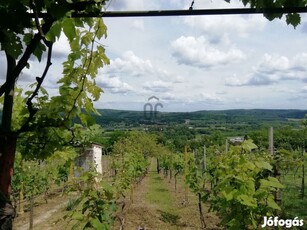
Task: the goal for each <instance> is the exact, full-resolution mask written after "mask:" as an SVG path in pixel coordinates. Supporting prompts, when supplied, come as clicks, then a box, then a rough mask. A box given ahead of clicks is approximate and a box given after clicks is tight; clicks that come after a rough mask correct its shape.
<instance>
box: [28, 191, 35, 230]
mask: <svg viewBox="0 0 307 230" xmlns="http://www.w3.org/2000/svg"><path fill="white" fill-rule="evenodd" d="M33 208H34V198H33V195H31V197H30V215H29V219H30V220H29V221H30V222H29V230H32V229H33Z"/></svg>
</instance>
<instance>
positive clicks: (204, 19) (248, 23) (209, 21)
mask: <svg viewBox="0 0 307 230" xmlns="http://www.w3.org/2000/svg"><path fill="white" fill-rule="evenodd" d="M184 23H185V24H186V25H188V26H189V27H191V28H194V29H197V30H200V31H202V32H203V33H207V34H210V35H211V36H212V35H213V36H221V35H223V34H224V33H231V34H236V35H240V36H247V35H248V34H249V33H255V32H257V31H262V30H263V29H264V27H265V25H266V23H267V21H266V20H265V19H264V18H263V16H260V15H252V16H245V17H243V16H239V15H232V16H210V17H208V16H194V17H186V18H184Z"/></svg>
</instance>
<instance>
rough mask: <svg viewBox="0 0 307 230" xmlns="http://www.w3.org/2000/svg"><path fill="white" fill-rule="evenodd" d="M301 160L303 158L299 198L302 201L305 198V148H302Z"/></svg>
mask: <svg viewBox="0 0 307 230" xmlns="http://www.w3.org/2000/svg"><path fill="white" fill-rule="evenodd" d="M302 158H303V164H302V184H301V196H302V199H304V197H305V148H303V151H302Z"/></svg>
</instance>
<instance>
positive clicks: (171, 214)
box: [125, 161, 185, 230]
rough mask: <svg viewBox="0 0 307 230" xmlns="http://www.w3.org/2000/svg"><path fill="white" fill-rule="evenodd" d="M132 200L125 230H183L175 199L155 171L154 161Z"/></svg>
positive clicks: (126, 215) (126, 217)
mask: <svg viewBox="0 0 307 230" xmlns="http://www.w3.org/2000/svg"><path fill="white" fill-rule="evenodd" d="M133 200H134V202H133V204H131V205H130V206H129V207H128V210H127V211H126V214H125V229H129V230H130V229H131V230H132V229H138V228H140V229H148V230H152V229H163V230H168V229H170V230H173V229H174V230H175V229H185V228H182V226H181V223H180V216H179V215H178V206H177V204H176V199H175V197H174V196H172V194H171V193H170V191H169V188H168V185H167V182H166V181H165V180H163V179H162V178H161V176H160V175H158V174H157V172H156V171H155V164H154V161H153V162H152V164H151V167H150V170H149V173H148V175H147V176H146V177H145V178H144V179H143V180H142V182H141V183H140V184H139V185H138V186H137V188H135V190H134V197H133Z"/></svg>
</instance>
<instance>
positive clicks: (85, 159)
mask: <svg viewBox="0 0 307 230" xmlns="http://www.w3.org/2000/svg"><path fill="white" fill-rule="evenodd" d="M75 163H76V165H77V166H79V167H82V168H83V169H84V170H85V171H87V170H89V167H90V165H94V166H95V168H96V171H97V172H98V173H100V174H102V146H101V145H100V144H97V143H92V144H91V145H90V146H89V147H87V148H85V150H84V151H83V153H81V154H80V156H79V157H78V158H77V159H76V161H75Z"/></svg>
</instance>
